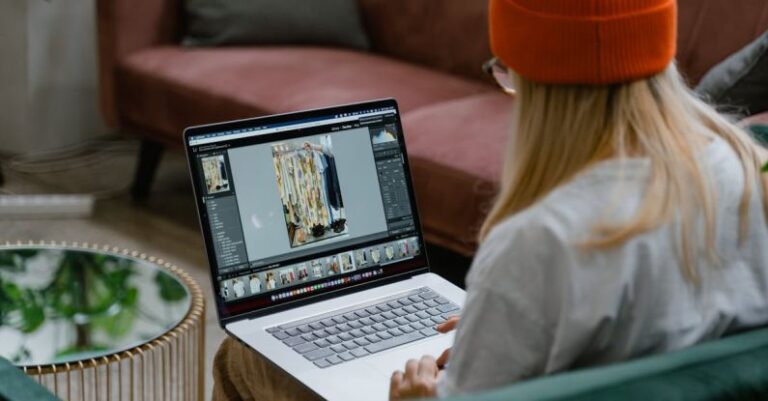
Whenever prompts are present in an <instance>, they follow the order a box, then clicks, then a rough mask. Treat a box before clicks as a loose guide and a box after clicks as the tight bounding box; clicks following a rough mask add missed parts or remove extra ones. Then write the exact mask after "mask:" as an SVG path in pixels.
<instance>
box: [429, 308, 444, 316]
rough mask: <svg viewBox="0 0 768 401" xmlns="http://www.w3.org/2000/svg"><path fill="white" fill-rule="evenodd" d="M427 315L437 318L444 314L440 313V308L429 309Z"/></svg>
mask: <svg viewBox="0 0 768 401" xmlns="http://www.w3.org/2000/svg"><path fill="white" fill-rule="evenodd" d="M427 313H429V314H430V315H432V316H437V315H439V314H440V313H442V312H440V308H430V309H427Z"/></svg>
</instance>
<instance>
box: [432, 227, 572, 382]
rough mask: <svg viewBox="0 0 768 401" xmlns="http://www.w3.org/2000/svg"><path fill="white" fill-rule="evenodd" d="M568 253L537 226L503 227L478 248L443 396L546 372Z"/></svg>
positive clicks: (559, 312)
mask: <svg viewBox="0 0 768 401" xmlns="http://www.w3.org/2000/svg"><path fill="white" fill-rule="evenodd" d="M571 253H572V252H571V250H570V247H569V246H568V244H565V243H564V242H563V241H562V240H560V239H559V238H558V236H557V235H555V233H554V232H553V231H552V230H550V229H547V228H546V227H541V226H538V227H537V226H528V227H521V225H520V224H503V225H502V226H500V227H498V228H497V229H496V230H494V231H493V232H492V233H491V235H490V236H489V237H488V239H487V240H486V241H485V242H484V244H483V245H482V246H481V249H480V250H479V251H478V254H477V256H476V258H475V262H474V263H473V265H472V268H471V269H470V272H469V274H468V276H467V298H466V302H465V306H464V309H463V311H462V315H461V320H460V321H459V325H458V327H457V332H456V338H455V342H454V346H453V348H452V351H451V357H450V359H449V362H448V366H447V367H446V370H445V372H444V374H443V375H441V377H440V378H439V380H438V395H439V396H441V397H444V396H450V395H455V394H463V393H470V392H476V391H480V390H485V389H490V388H495V387H500V386H503V385H506V384H510V383H512V382H515V381H519V380H522V379H525V378H528V377H532V376H538V375H541V374H544V373H546V372H547V370H548V368H547V366H548V364H549V358H550V355H551V353H552V349H553V347H554V346H555V343H556V342H557V332H558V330H560V329H561V327H560V326H561V325H560V323H559V322H560V320H561V316H562V314H563V313H564V300H565V299H567V298H568V291H569V289H568V284H567V283H568V278H567V277H566V272H567V270H568V269H567V266H568V264H569V263H570V262H571V261H570V259H571V257H572V256H571Z"/></svg>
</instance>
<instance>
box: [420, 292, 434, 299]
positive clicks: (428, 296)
mask: <svg viewBox="0 0 768 401" xmlns="http://www.w3.org/2000/svg"><path fill="white" fill-rule="evenodd" d="M419 296H420V297H421V298H422V299H432V298H437V297H438V295H437V294H435V293H434V292H432V291H427V292H422V293H421V294H419Z"/></svg>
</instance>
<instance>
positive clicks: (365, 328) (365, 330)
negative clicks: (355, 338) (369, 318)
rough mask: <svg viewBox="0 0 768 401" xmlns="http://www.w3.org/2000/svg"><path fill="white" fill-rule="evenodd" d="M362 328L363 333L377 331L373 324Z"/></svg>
mask: <svg viewBox="0 0 768 401" xmlns="http://www.w3.org/2000/svg"><path fill="white" fill-rule="evenodd" d="M360 330H362V331H363V333H365V334H373V333H375V332H376V330H375V329H374V328H373V327H372V326H365V327H363V328H362V329H360Z"/></svg>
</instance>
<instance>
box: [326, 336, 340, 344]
mask: <svg viewBox="0 0 768 401" xmlns="http://www.w3.org/2000/svg"><path fill="white" fill-rule="evenodd" d="M325 339H326V340H327V341H328V342H329V343H331V344H339V343H341V339H340V338H339V336H328V337H326V338H325Z"/></svg>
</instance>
